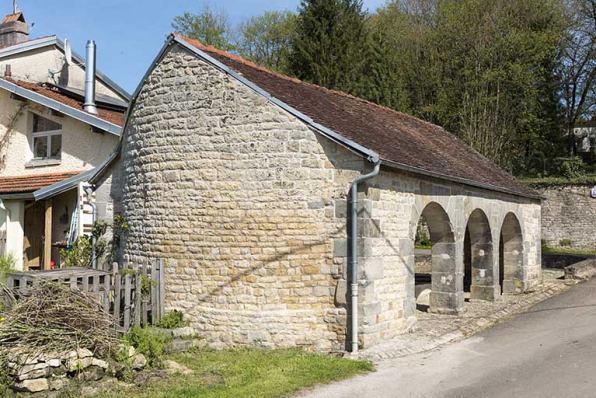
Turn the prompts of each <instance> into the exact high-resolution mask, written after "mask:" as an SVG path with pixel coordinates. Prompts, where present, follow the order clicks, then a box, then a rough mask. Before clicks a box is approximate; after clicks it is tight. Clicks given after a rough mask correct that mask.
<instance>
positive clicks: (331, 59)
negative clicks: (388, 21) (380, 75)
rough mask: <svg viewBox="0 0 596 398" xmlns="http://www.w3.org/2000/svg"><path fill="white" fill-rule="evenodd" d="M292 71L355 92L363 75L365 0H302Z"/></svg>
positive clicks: (321, 82)
mask: <svg viewBox="0 0 596 398" xmlns="http://www.w3.org/2000/svg"><path fill="white" fill-rule="evenodd" d="M298 11H299V14H298V19H297V22H296V26H297V29H296V36H295V37H294V39H293V40H292V52H291V57H290V71H291V72H292V74H293V75H294V76H296V77H298V78H299V79H302V80H305V81H308V82H311V83H315V84H318V85H321V86H325V87H328V88H333V89H339V90H343V91H348V92H352V93H356V91H357V87H358V86H359V84H360V83H361V81H362V78H363V76H364V70H363V67H364V56H363V48H364V46H365V44H366V35H365V29H364V23H365V20H366V13H365V12H364V11H363V10H362V0H302V1H301V3H300V7H299V10H298Z"/></svg>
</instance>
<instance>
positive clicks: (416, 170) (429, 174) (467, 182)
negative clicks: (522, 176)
mask: <svg viewBox="0 0 596 398" xmlns="http://www.w3.org/2000/svg"><path fill="white" fill-rule="evenodd" d="M381 164H383V165H385V166H387V167H391V168H394V169H397V170H401V171H406V172H409V173H414V174H419V175H423V176H426V177H433V178H439V179H441V180H447V181H452V182H457V183H460V184H463V185H468V186H471V187H475V188H482V189H487V190H490V191H495V192H501V193H505V194H508V195H513V196H518V197H523V198H529V199H536V200H544V199H546V198H545V197H543V196H541V195H532V194H527V193H522V192H517V191H513V190H510V189H507V188H503V187H500V186H498V185H492V184H485V183H481V182H478V181H474V180H469V179H467V178H460V177H453V176H450V175H447V174H441V173H435V172H432V171H428V170H424V169H421V168H418V167H413V166H408V165H405V164H403V163H398V162H393V161H390V160H381Z"/></svg>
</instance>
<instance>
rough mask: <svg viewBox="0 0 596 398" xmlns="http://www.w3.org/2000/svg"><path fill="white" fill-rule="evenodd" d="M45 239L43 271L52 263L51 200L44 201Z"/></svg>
mask: <svg viewBox="0 0 596 398" xmlns="http://www.w3.org/2000/svg"><path fill="white" fill-rule="evenodd" d="M44 236H45V238H44V244H43V269H44V270H49V269H50V262H51V261H52V199H48V200H46V222H45V235H44Z"/></svg>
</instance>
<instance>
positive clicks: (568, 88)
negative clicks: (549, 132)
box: [559, 0, 596, 154]
mask: <svg viewBox="0 0 596 398" xmlns="http://www.w3.org/2000/svg"><path fill="white" fill-rule="evenodd" d="M565 12H566V17H567V31H566V35H565V38H564V41H563V42H562V46H561V56H562V60H561V63H560V70H559V73H560V78H561V98H562V103H563V121H564V126H565V133H566V135H567V142H568V148H569V151H570V152H571V153H572V154H575V151H576V148H575V140H574V136H573V128H574V127H575V125H576V124H577V123H578V122H580V121H582V120H590V119H591V118H593V117H594V111H596V90H595V80H594V79H596V0H566V2H565Z"/></svg>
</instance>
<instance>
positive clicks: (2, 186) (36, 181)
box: [0, 171, 83, 194]
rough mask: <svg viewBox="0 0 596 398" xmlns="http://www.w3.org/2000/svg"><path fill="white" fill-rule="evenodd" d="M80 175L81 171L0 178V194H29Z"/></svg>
mask: <svg viewBox="0 0 596 398" xmlns="http://www.w3.org/2000/svg"><path fill="white" fill-rule="evenodd" d="M81 173H83V171H72V172H64V173H49V174H34V175H28V176H19V177H0V194H15V193H31V192H34V191H36V190H38V189H41V188H44V187H47V186H50V185H52V184H55V183H57V182H60V181H63V180H66V179H67V178H71V177H73V176H76V175H78V174H81Z"/></svg>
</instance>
